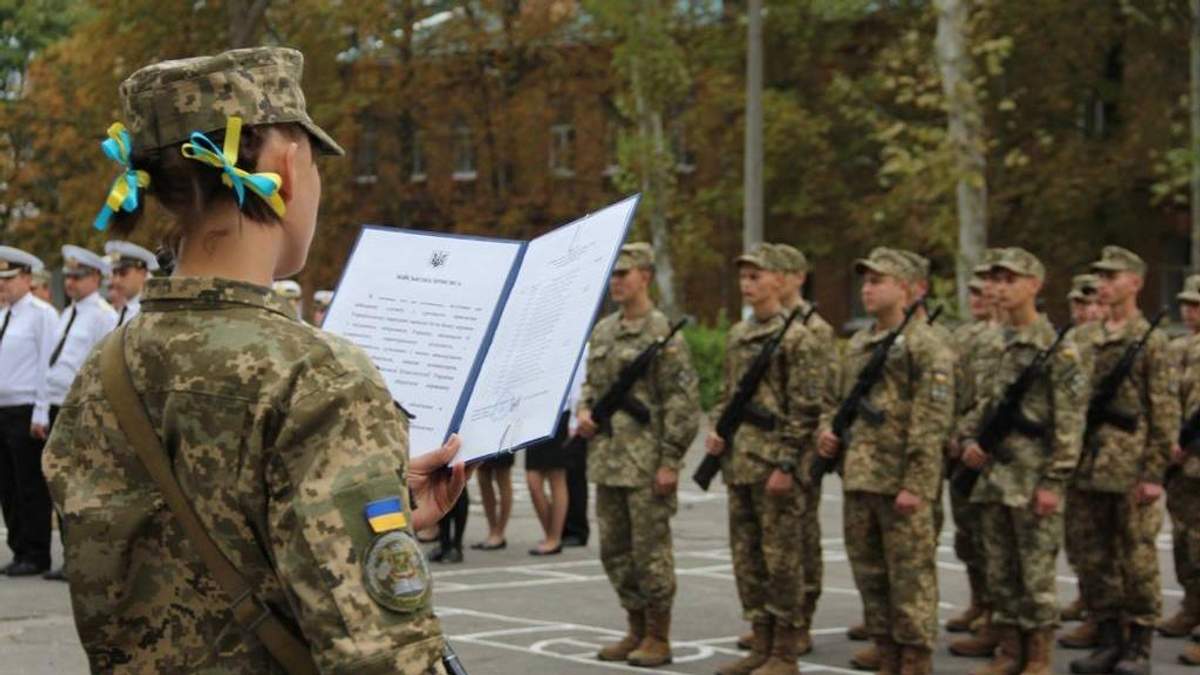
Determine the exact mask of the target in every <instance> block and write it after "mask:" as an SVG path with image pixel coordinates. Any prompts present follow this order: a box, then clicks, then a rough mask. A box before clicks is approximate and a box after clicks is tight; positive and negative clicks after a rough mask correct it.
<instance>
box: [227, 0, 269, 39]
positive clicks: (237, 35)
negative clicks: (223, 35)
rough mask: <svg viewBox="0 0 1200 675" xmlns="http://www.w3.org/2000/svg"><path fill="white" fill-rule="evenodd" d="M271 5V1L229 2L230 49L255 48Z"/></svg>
mask: <svg viewBox="0 0 1200 675" xmlns="http://www.w3.org/2000/svg"><path fill="white" fill-rule="evenodd" d="M270 4H271V0H227V5H226V7H227V9H228V12H229V47H230V49H240V48H242V47H252V46H254V44H255V43H256V39H255V38H256V37H257V35H258V27H259V24H261V23H262V20H263V17H264V16H265V15H266V13H267V7H268V6H269V5H270Z"/></svg>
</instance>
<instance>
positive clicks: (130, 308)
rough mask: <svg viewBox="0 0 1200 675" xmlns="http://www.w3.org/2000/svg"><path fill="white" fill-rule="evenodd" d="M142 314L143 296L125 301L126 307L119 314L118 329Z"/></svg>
mask: <svg viewBox="0 0 1200 675" xmlns="http://www.w3.org/2000/svg"><path fill="white" fill-rule="evenodd" d="M141 313H142V296H140V295H139V296H137V297H136V298H130V299H129V300H126V301H125V306H124V307H122V308H121V311H119V312H117V327H118V328H119V327H121V326H124V325H125V324H127V323H129V322H130V321H132V320H133V317H135V316H137V315H138V314H141Z"/></svg>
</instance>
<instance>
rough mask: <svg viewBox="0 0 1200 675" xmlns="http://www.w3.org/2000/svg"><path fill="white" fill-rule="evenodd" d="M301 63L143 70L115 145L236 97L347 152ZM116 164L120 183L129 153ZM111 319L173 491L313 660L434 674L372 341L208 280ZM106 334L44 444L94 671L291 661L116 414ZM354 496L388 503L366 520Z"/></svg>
mask: <svg viewBox="0 0 1200 675" xmlns="http://www.w3.org/2000/svg"><path fill="white" fill-rule="evenodd" d="M302 68H303V57H302V56H301V54H300V53H299V52H297V51H295V50H291V49H282V48H258V49H244V50H235V51H231V52H225V53H223V54H220V55H218V56H214V57H202V58H195V59H185V60H180V61H167V62H163V63H158V64H155V65H152V66H149V67H147V68H143V69H141V70H139V71H137V72H135V73H134V74H133V75H131V76H130V77H129V78H128V79H127V80H126V81H125V82H123V83H122V84H121V88H120V96H121V100H122V104H123V108H124V112H125V121H126V123H127V124H128V136H127V137H124V136H122V135H121V134H118V133H116V130H119V129H120V127H114V132H112V133H111V134H110V135H113V136H117V137H118V139H120V140H114V142H118V143H120V144H122V145H124V146H125V147H124V150H125V151H128V150H129V147H128V144H129V141H128V140H126V139H127V138H128V139H132V148H133V153H134V154H133V157H134V158H136V157H138V156H139V155H138V154H137V153H139V152H140V151H147V150H153V149H163V151H164V152H179V144H180V143H182V142H184V141H187V140H188V138H189V136H190V135H191V134H192V132H194V131H201V132H204V133H209V132H213V131H223V130H225V129H226V127H227V125H228V117H229V116H239V117H240V118H241V119H242V121H243V122H244V123H245V124H246V125H262V124H274V123H295V124H297V125H300V126H302V127H303V128H304V129H306V130H307V132H308V133H309V134H310V136H311V138H312V140H313V148H314V151H315V152H325V153H333V154H341V153H342V150H341V148H340V147H339V146H338V145H337V144H336V143H335V142H334V141H333V140H332V139H331V138H329V136H328V135H327V134H326V133H325V132H324V131H323V130H321V129H320V128H319V127H317V126H316V125H315V124H314V123H313V122H312V119H311V118H310V117H309V116H308V113H307V112H306V111H305V109H304V94H303V93H302V92H301V90H300V80H301V71H302ZM123 168H124V169H125V170H126V171H127V172H126V173H123V174H122V175H121V177H120V178H118V181H117V185H118V186H119V185H121V184H123V183H124V182H125V181H127V180H129V179H132V177H133V173H132V172H133V171H135V170H137V169H139V168H141V167H139V166H137V164H136V163H135V164H134V165H133V166H132V167H129V166H125V167H123ZM215 170H216V169H214V171H215ZM151 179H152V181H153V176H151ZM151 184H152V185H153V182H152V183H151ZM150 192H151V193H153V187H152V188H151V189H150ZM255 198H257V197H255ZM123 204H124V203H122V205H123ZM109 208H110V210H111V207H109ZM102 213H103V212H102ZM122 330H123V333H121V334H120V335H123V336H124V340H125V343H124V355H125V358H126V360H127V362H128V367H129V373H128V374H129V377H130V380H131V382H132V385H133V387H134V388H135V389H136V391H137V392H138V394H139V396H140V398H141V400H142V403H143V404H144V407H145V411H146V413H147V414H148V417H149V421H150V423H151V425H152V426H153V427H154V429H155V430H156V432H157V435H158V437H159V438H160V439H161V440H162V445H163V446H164V449H165V451H166V452H167V453H168V454H169V455H170V460H171V462H172V465H173V469H174V472H175V476H176V477H177V479H178V483H179V486H180V489H181V491H182V492H183V494H184V496H185V497H186V498H187V500H188V501H189V502H190V503H191V506H192V507H193V510H194V511H195V513H196V514H197V516H198V517H199V520H200V522H201V524H202V525H203V526H204V527H205V528H206V529H207V530H208V533H209V534H210V536H211V538H212V540H213V542H214V543H215V545H216V546H217V547H218V548H219V549H220V550H221V552H222V553H223V554H224V555H225V557H227V558H228V559H229V561H230V562H231V563H232V564H233V566H234V567H236V568H237V569H238V570H239V571H240V573H241V575H242V576H243V577H244V578H245V579H246V581H247V582H248V584H249V586H250V588H252V589H254V597H255V598H256V599H257V600H258V602H260V603H261V604H263V605H265V606H267V607H269V608H270V609H271V610H272V611H273V612H274V613H275V614H277V615H278V616H279V617H280V619H281V622H282V623H283V624H284V625H285V626H290V627H291V628H292V629H293V630H295V631H297V632H299V633H300V635H301V639H302V640H303V641H304V642H306V643H307V646H308V649H309V651H310V653H311V657H312V660H313V661H314V662H315V665H316V667H317V668H318V669H319V670H320V671H321V672H347V673H348V672H353V673H405V674H412V675H416V674H418V673H425V672H437V673H443V672H444V669H443V668H442V666H441V663H440V655H441V651H442V647H443V639H442V636H441V628H440V626H439V624H438V621H437V619H436V618H435V617H434V615H433V610H432V605H431V600H430V597H431V583H430V579H429V574H428V571H427V569H426V566H425V562H424V559H423V558H422V556H421V553H420V549H419V547H418V546H417V544H416V540H415V537H414V536H413V533H412V531H411V528H412V522H411V518H409V517H408V515H409V508H410V507H409V506H408V505H409V499H410V497H409V493H408V486H407V482H406V472H407V466H408V457H407V455H408V421H407V419H406V418H405V416H404V415H403V413H402V412H401V411H400V410H399V409H398V407H397V406H396V405H394V404H393V401H392V398H391V395H390V394H389V393H388V389H387V387H386V385H385V384H384V382H383V379H382V378H381V377H380V375H379V373H378V371H377V370H376V369H375V367H374V366H373V365H372V364H371V362H370V361H369V360H368V359H367V357H366V355H365V354H364V353H363V352H362V351H361V350H359V349H358V348H356V347H354V346H353V345H351V344H350V343H348V342H346V341H344V340H342V339H339V338H336V337H334V336H332V335H329V334H327V333H323V332H321V331H319V330H317V329H314V328H310V327H308V326H306V325H304V324H302V323H300V322H298V321H296V320H295V319H294V318H293V317H292V316H291V315H290V313H289V311H288V308H287V307H285V305H284V304H283V303H282V302H281V301H280V300H279V298H278V297H277V296H276V295H274V294H273V293H272V292H271V290H270V289H269V288H263V287H259V286H254V285H251V284H248V283H244V282H238V281H230V280H222V279H206V278H164V279H152V280H150V281H149V282H148V283H147V285H146V287H145V291H144V297H143V313H142V314H140V315H138V316H137V317H136V318H135V319H134V320H132V321H131V322H129V323H127V324H126V326H125V327H124V328H123V329H122ZM100 353H101V351H100V350H96V351H93V352H92V355H91V356H90V357H89V358H88V360H87V361H86V362H85V364H84V366H83V368H82V369H81V370H80V372H79V375H78V377H77V378H76V379H75V381H74V384H73V385H72V387H71V390H70V393H69V394H68V396H67V398H66V401H65V403H64V405H63V407H62V409H61V411H60V413H59V416H58V419H57V423H56V424H55V427H54V430H53V432H52V435H51V437H50V439H49V441H48V443H47V446H46V452H45V457H44V462H43V467H44V470H45V474H46V477H47V481H48V483H49V486H50V491H51V494H52V496H53V498H54V501H55V504H56V506H57V508H58V511H59V513H60V514H61V516H62V519H63V523H64V543H65V549H66V558H67V561H68V569H69V576H70V583H71V601H72V607H73V609H74V613H75V621H76V627H77V630H78V633H79V636H80V639H81V641H82V643H83V647H84V650H85V651H86V653H87V657H88V660H89V662H90V665H91V668H92V670H93V671H96V672H111V671H114V670H119V671H121V672H133V673H183V672H207V673H214V672H220V673H280V672H283V670H282V668H281V666H279V665H278V664H276V663H275V662H274V660H273V658H272V657H271V656H270V654H269V653H268V652H267V650H266V648H265V647H264V645H263V644H262V643H261V642H260V641H259V640H257V639H253V638H248V637H247V636H246V635H244V634H243V630H242V628H241V627H240V626H239V625H238V623H237V622H236V621H235V620H234V617H233V612H232V606H231V603H232V601H233V599H231V598H229V597H227V596H226V594H225V592H224V590H222V587H221V586H220V585H218V583H217V582H216V581H215V580H214V579H213V578H212V576H211V575H210V573H209V571H208V569H207V568H206V566H205V565H204V563H203V562H202V561H201V559H200V558H199V557H198V555H197V553H196V549H195V547H193V545H192V544H191V543H190V542H189V540H188V537H187V535H186V534H185V533H184V531H183V529H182V528H181V527H180V526H179V525H178V523H177V521H176V519H175V517H174V516H173V514H172V512H171V511H170V510H169V509H167V508H166V507H165V506H164V502H163V497H162V495H161V494H160V492H159V490H158V487H157V485H156V484H155V482H154V481H153V480H152V479H151V478H150V477H149V476H148V475H147V472H146V470H145V468H144V467H143V465H142V463H141V461H140V459H139V458H138V456H137V454H136V452H135V451H134V449H133V448H132V447H130V445H129V442H128V441H127V440H126V438H125V436H124V434H123V433H121V431H120V429H119V426H118V421H117V419H116V416H115V414H114V412H113V410H112V407H111V405H110V403H109V400H108V399H107V397H106V395H105V391H104V389H103V386H102V383H101V373H100V364H99V355H100ZM368 505H370V506H372V507H376V506H380V505H383V506H384V507H385V509H386V512H387V514H389V517H388V518H387V519H386V521H383V520H375V521H373V522H372V523H368V521H367V518H366V513H365V507H367V506H368ZM372 530H374V531H376V532H377V534H374V535H373V534H372Z"/></svg>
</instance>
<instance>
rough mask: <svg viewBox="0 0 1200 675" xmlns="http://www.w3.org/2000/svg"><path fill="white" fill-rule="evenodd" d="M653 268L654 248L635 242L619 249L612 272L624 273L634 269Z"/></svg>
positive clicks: (642, 242) (644, 243)
mask: <svg viewBox="0 0 1200 675" xmlns="http://www.w3.org/2000/svg"><path fill="white" fill-rule="evenodd" d="M652 267H654V247H653V246H651V245H650V244H648V243H646V242H644V241H635V242H633V243H630V244H625V245H624V246H622V247H621V253H620V254H618V255H617V264H616V266H614V267H613V271H614V272H624V271H626V270H634V269H650V268H652Z"/></svg>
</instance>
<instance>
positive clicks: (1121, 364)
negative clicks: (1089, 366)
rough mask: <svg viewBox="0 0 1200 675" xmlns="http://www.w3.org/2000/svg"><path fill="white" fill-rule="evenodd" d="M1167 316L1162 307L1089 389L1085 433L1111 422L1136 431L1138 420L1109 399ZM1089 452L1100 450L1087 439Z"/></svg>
mask: <svg viewBox="0 0 1200 675" xmlns="http://www.w3.org/2000/svg"><path fill="white" fill-rule="evenodd" d="M1166 316H1167V312H1166V310H1163V311H1161V312H1159V313H1158V315H1157V316H1155V317H1154V320H1153V321H1151V322H1150V328H1149V329H1147V330H1146V334H1145V335H1143V336H1142V337H1141V339H1139V340H1138V341H1137V342H1134V343H1132V344H1130V345H1129V346H1128V347H1126V348H1125V352H1124V353H1122V354H1121V359H1120V360H1119V361H1117V365H1115V366H1113V367H1112V370H1110V371H1108V372H1107V373H1105V374H1104V377H1103V378H1102V379H1101V380H1100V382H1099V384H1097V385H1096V389H1095V390H1094V391H1093V392H1092V400H1091V401H1089V402H1088V410H1087V427H1086V429H1087V433H1086V435H1087V437H1089V438H1090V437H1091V436H1092V435H1094V434H1095V433H1096V432H1097V431H1099V430H1100V428H1101V427H1103V426H1104V425H1111V426H1114V427H1116V428H1118V429H1120V430H1121V431H1124V432H1126V433H1133V432H1135V431H1137V427H1138V420H1137V417H1136V416H1134V415H1129V414H1126V413H1123V412H1121V411H1119V410H1113V409H1112V404H1113V401H1115V400H1116V398H1117V392H1118V391H1119V390H1120V389H1121V385H1122V384H1124V383H1125V380H1127V379H1128V378H1129V375H1130V373H1132V372H1133V365H1134V362H1135V361H1137V357H1138V355H1139V354H1141V353H1142V350H1143V349H1145V348H1146V343H1147V342H1148V341H1149V340H1150V336H1151V335H1152V334H1154V330H1155V329H1156V328H1158V324H1160V323H1162V320H1163V319H1164V318H1165V317H1166ZM1088 446H1089V448H1090V452H1091V453H1092V456H1095V455H1096V454H1097V453H1098V452H1100V447H1099V446H1098V445H1096V444H1094V443H1088Z"/></svg>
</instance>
